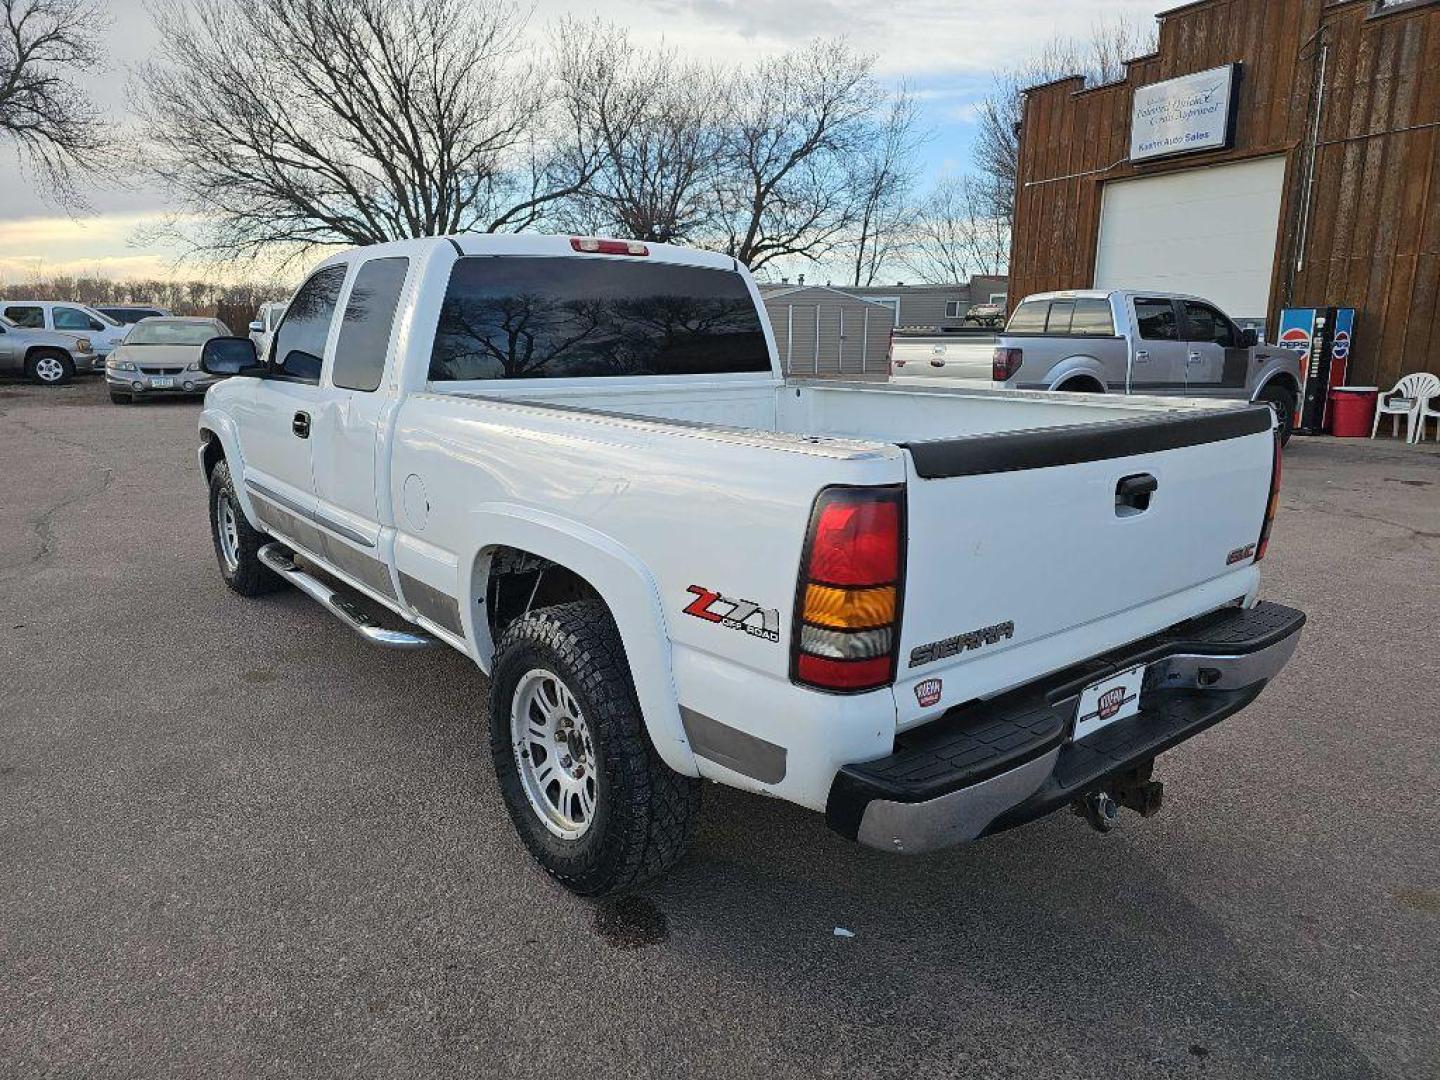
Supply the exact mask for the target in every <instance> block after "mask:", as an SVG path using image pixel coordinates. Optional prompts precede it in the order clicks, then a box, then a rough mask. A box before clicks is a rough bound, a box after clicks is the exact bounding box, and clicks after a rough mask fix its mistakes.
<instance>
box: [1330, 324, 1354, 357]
mask: <svg viewBox="0 0 1440 1080" xmlns="http://www.w3.org/2000/svg"><path fill="white" fill-rule="evenodd" d="M1333 352H1334V355H1335V359H1336V360H1344V359H1345V358H1346V357H1347V356H1349V355H1350V331H1348V330H1340V331H1338V332H1337V333H1336V334H1335V345H1334V347H1333Z"/></svg>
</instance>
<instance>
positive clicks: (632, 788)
mask: <svg viewBox="0 0 1440 1080" xmlns="http://www.w3.org/2000/svg"><path fill="white" fill-rule="evenodd" d="M490 749H491V754H492V756H493V758H494V762H495V774H496V777H497V779H498V780H499V783H500V791H501V794H502V795H503V796H504V799H505V807H506V809H507V810H508V811H509V814H510V820H511V821H512V822H513V823H514V825H515V828H516V831H518V832H519V833H520V838H521V840H522V841H524V843H525V846H526V848H528V849H529V851H530V854H531V855H532V856H533V857H534V858H535V860H536V861H537V862H538V863H539V864H540V865H541V866H542V867H543V868H544V869H545V871H546V872H547V873H549V874H550V875H551V876H553V877H555V878H556V879H558V880H559V881H560V882H561V883H562V884H564V885H565V886H566V887H567V888H569V889H571V890H572V891H574V892H576V893H579V894H580V895H582V896H605V895H607V894H610V893H614V892H620V891H623V890H625V889H628V888H631V887H633V886H635V885H638V884H640V883H641V882H643V881H645V880H647V879H648V878H652V877H654V876H656V875H657V874H660V873H662V872H664V871H665V870H668V869H669V868H670V867H671V866H673V865H674V864H675V863H676V862H677V861H678V860H679V859H680V857H681V856H682V855H683V854H684V852H685V848H686V845H687V844H688V842H689V839H690V833H691V829H692V827H693V825H694V821H695V817H696V813H697V811H698V809H699V805H700V781H698V780H696V779H693V778H691V777H688V776H682V775H680V774H679V773H677V772H675V771H674V770H673V769H671V768H670V767H669V766H668V765H666V764H665V763H664V762H663V761H661V760H660V756H659V755H658V754H657V753H656V751H655V747H654V746H653V745H652V744H651V742H650V736H649V734H648V733H647V731H646V729H645V722H644V720H643V718H642V717H641V715H640V706H639V702H638V701H637V700H636V697H635V687H634V684H633V682H632V681H631V677H630V668H629V664H628V663H627V662H626V659H625V650H624V648H623V646H622V645H621V643H620V635H619V633H618V631H617V630H616V629H615V624H614V622H613V621H612V620H611V618H610V612H609V610H608V609H607V608H606V607H605V605H604V604H603V603H601V602H600V601H598V600H582V601H577V602H575V603H569V604H557V605H555V606H553V607H544V608H539V609H537V610H534V611H531V612H529V613H528V614H526V615H523V616H521V617H520V618H519V619H516V620H515V622H513V623H511V624H510V626H509V627H508V628H507V629H506V631H505V633H504V635H503V636H502V637H501V639H500V645H499V647H498V649H497V650H496V659H495V669H494V672H493V677H492V680H491V684H490Z"/></svg>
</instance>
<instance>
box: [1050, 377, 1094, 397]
mask: <svg viewBox="0 0 1440 1080" xmlns="http://www.w3.org/2000/svg"><path fill="white" fill-rule="evenodd" d="M1055 389H1056V390H1064V391H1065V392H1067V393H1070V394H1103V393H1104V392H1105V385H1104V383H1102V382H1101V381H1100V380H1099V379H1097V378H1095V376H1094V375H1072V376H1070V377H1069V378H1067V379H1065V380H1064V381H1063V382H1061V383H1060V385H1059V386H1057V387H1055Z"/></svg>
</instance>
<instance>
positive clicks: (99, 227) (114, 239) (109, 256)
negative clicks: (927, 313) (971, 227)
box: [0, 0, 1173, 281]
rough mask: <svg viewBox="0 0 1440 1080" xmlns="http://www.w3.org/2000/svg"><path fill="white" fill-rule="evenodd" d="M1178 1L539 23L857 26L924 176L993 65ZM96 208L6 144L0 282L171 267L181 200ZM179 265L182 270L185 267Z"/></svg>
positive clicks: (934, 1)
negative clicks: (38, 178)
mask: <svg viewBox="0 0 1440 1080" xmlns="http://www.w3.org/2000/svg"><path fill="white" fill-rule="evenodd" d="M104 6H105V7H106V8H107V9H108V10H109V11H110V13H111V15H112V18H113V20H114V24H113V26H112V28H111V29H110V30H109V32H108V33H105V34H104V35H103V36H98V37H97V54H98V57H99V59H98V62H97V65H96V68H95V69H94V70H93V71H92V72H89V73H87V75H86V76H85V78H84V79H82V80H81V81H82V83H83V85H84V86H85V87H86V88H87V89H88V90H90V91H91V92H92V94H93V95H94V97H95V99H96V100H97V101H98V102H99V103H100V104H101V106H102V108H105V109H106V110H107V111H108V112H109V113H110V114H111V116H112V118H113V121H114V122H115V123H116V124H119V125H123V124H124V123H125V122H126V121H127V115H126V111H125V84H126V78H127V69H128V67H129V66H130V65H133V64H135V63H137V62H139V61H143V60H145V59H147V58H148V57H149V56H150V55H151V54H152V53H153V52H154V51H155V50H156V49H157V48H161V47H163V43H162V42H160V41H159V40H158V35H157V34H156V33H155V31H154V28H153V26H152V25H151V21H150V18H149V15H148V14H147V12H146V10H145V3H144V0H106V2H105V4H104ZM1167 6H1173V4H1167V3H1163V2H1160V3H1157V2H1156V0H591V2H589V3H585V2H583V0H536V2H535V5H534V15H533V16H532V20H531V30H532V33H535V34H536V35H537V36H538V35H539V34H542V33H543V31H544V28H545V26H546V24H547V23H548V22H550V21H552V20H553V19H555V18H558V17H559V16H561V15H565V14H575V15H579V16H582V17H583V16H589V15H591V14H596V15H600V16H602V17H604V18H608V19H610V20H612V21H614V22H616V23H619V24H621V25H623V26H626V27H628V28H629V29H630V31H631V33H632V35H633V36H634V38H635V39H636V41H637V42H639V43H657V42H659V41H660V40H661V39H663V40H665V41H666V42H668V43H670V44H671V45H673V46H675V47H676V48H678V49H680V50H681V51H683V52H686V53H689V54H691V55H694V56H697V57H702V58H706V59H712V60H713V59H715V58H717V57H720V58H723V57H735V58H744V57H749V56H753V55H756V54H758V53H775V52H781V51H784V50H785V49H787V48H789V47H792V46H795V45H797V44H800V43H803V42H804V41H806V40H808V39H810V38H812V37H814V36H816V35H822V34H823V35H829V34H833V33H837V32H841V33H845V34H847V35H849V36H850V37H851V38H852V39H853V40H854V41H855V42H857V43H858V44H859V45H860V46H862V47H863V48H865V49H868V50H869V51H871V52H873V53H875V54H876V55H877V57H878V67H879V71H880V74H881V75H882V77H883V78H884V79H885V80H886V81H887V82H890V83H897V84H898V83H901V82H903V83H905V84H906V85H908V86H909V88H910V89H911V90H912V92H914V93H915V94H916V95H917V97H918V98H919V99H920V102H921V105H922V108H923V126H924V127H925V128H926V129H928V131H929V134H930V138H929V139H928V141H927V142H926V144H925V147H924V150H923V158H924V169H925V181H924V183H930V182H933V180H934V179H935V178H937V177H939V176H941V175H944V174H946V173H953V172H961V171H964V169H965V167H966V162H967V161H968V159H969V150H970V140H971V138H972V136H973V131H974V125H973V119H972V117H973V110H974V104H975V101H976V100H977V99H978V98H979V97H981V96H982V95H983V94H984V93H985V92H986V90H987V88H988V87H989V85H990V79H991V73H992V72H994V71H995V70H997V69H999V68H1003V67H1006V66H1009V65H1011V64H1013V63H1016V62H1018V61H1020V60H1023V59H1024V58H1025V57H1026V56H1027V55H1029V54H1030V53H1031V52H1033V51H1034V50H1035V49H1037V48H1038V47H1039V46H1040V45H1041V44H1042V43H1043V42H1045V41H1046V40H1047V39H1048V38H1050V37H1052V36H1053V35H1056V34H1072V35H1076V36H1084V35H1085V34H1086V33H1087V32H1088V31H1089V30H1090V28H1091V27H1092V26H1093V25H1094V24H1095V22H1096V21H1097V20H1099V19H1101V18H1111V17H1115V16H1127V17H1138V18H1144V17H1147V16H1148V15H1149V14H1150V13H1152V12H1153V11H1155V10H1157V9H1158V8H1163V7H1167ZM94 181H95V182H94V184H93V185H92V186H91V187H90V188H89V189H88V197H89V199H90V202H91V205H92V207H93V212H91V213H89V214H86V215H83V216H77V217H70V216H68V215H67V214H66V213H65V212H64V211H62V210H60V209H59V208H57V207H56V206H54V205H52V204H50V203H47V202H46V201H45V200H44V199H43V198H42V197H41V196H40V195H39V194H38V193H37V192H36V191H35V189H34V187H33V185H31V184H30V183H29V181H28V179H27V178H26V176H25V174H24V173H23V172H22V171H21V169H20V168H19V166H18V162H17V160H16V158H15V155H14V152H13V149H12V148H11V147H10V146H8V145H4V144H0V281H4V280H7V279H8V280H11V281H17V280H25V279H28V278H31V277H34V276H38V275H46V276H49V275H53V274H60V273H86V274H88V273H100V274H104V275H107V276H112V277H140V276H146V277H148V276H156V275H158V276H167V275H168V274H169V273H170V272H171V271H170V268H171V266H172V264H173V262H174V258H175V253H174V252H173V251H171V250H169V249H167V248H165V247H164V246H162V245H158V244H156V243H154V242H147V241H145V240H144V239H143V236H144V232H145V227H146V226H147V225H148V224H153V223H155V222H156V221H158V220H161V219H162V218H163V217H164V215H165V214H166V212H167V211H168V210H171V209H173V203H172V201H171V199H170V197H169V195H168V193H167V192H166V191H165V190H163V189H159V188H144V189H139V190H135V189H124V188H121V187H118V186H115V185H113V184H109V183H107V182H106V178H105V177H103V176H98V177H95V178H94ZM182 272H184V271H183V268H182Z"/></svg>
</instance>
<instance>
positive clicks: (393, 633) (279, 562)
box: [257, 544, 435, 649]
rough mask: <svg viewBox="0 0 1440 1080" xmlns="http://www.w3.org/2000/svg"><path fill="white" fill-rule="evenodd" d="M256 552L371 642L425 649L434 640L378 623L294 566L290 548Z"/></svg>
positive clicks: (269, 547)
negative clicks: (388, 627) (287, 549)
mask: <svg viewBox="0 0 1440 1080" xmlns="http://www.w3.org/2000/svg"><path fill="white" fill-rule="evenodd" d="M257 554H258V555H259V558H260V561H261V562H262V563H264V564H265V565H266V566H268V567H269V568H270V569H271V570H273V571H275V573H277V574H279V575H280V577H281V578H283V579H284V580H285V581H288V582H289V583H290V584H291V585H294V586H295V587H296V588H297V589H299V590H300V591H301V592H303V593H305V595H307V596H309V597H310V598H311V599H312V600H314V601H316V602H317V603H319V605H320V606H321V607H323V608H324V609H325V610H326V611H328V612H329V613H330V614H331V615H334V616H335V618H337V619H339V620H340V621H341V622H342V623H344V624H345V625H346V626H348V627H349V628H350V629H351V630H353V631H355V633H357V634H359V635H360V636H361V637H362V638H364V639H365V640H366V641H368V642H369V643H370V644H371V645H378V646H380V647H381V648H383V649H424V648H427V647H429V646H431V645H434V644H435V639H434V638H433V637H431V636H430V635H429V634H426V633H424V632H423V631H420V630H390V629H387V628H386V627H384V626H381V625H380V624H379V623H377V622H376V621H375V620H374V619H373V618H371V617H370V615H369V614H368V613H367V612H365V611H363V610H362V609H361V608H360V606H359V605H358V604H356V603H355V602H354V601H352V600H347V599H346V598H345V597H343V596H341V595H340V594H339V593H338V592H336V591H335V590H334V589H333V588H331V587H330V586H329V585H327V584H325V582H323V581H321V580H320V579H319V578H317V577H314V576H313V575H311V574H307V573H306V572H305V571H304V570H301V569H300V567H298V566H296V565H295V562H294V560H293V559H291V558H290V554H289V552H287V551H286V550H285V548H284V547H282V546H281V545H280V544H266V545H265V546H264V547H262V548H261V549H260V550H259V552H258V553H257Z"/></svg>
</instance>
